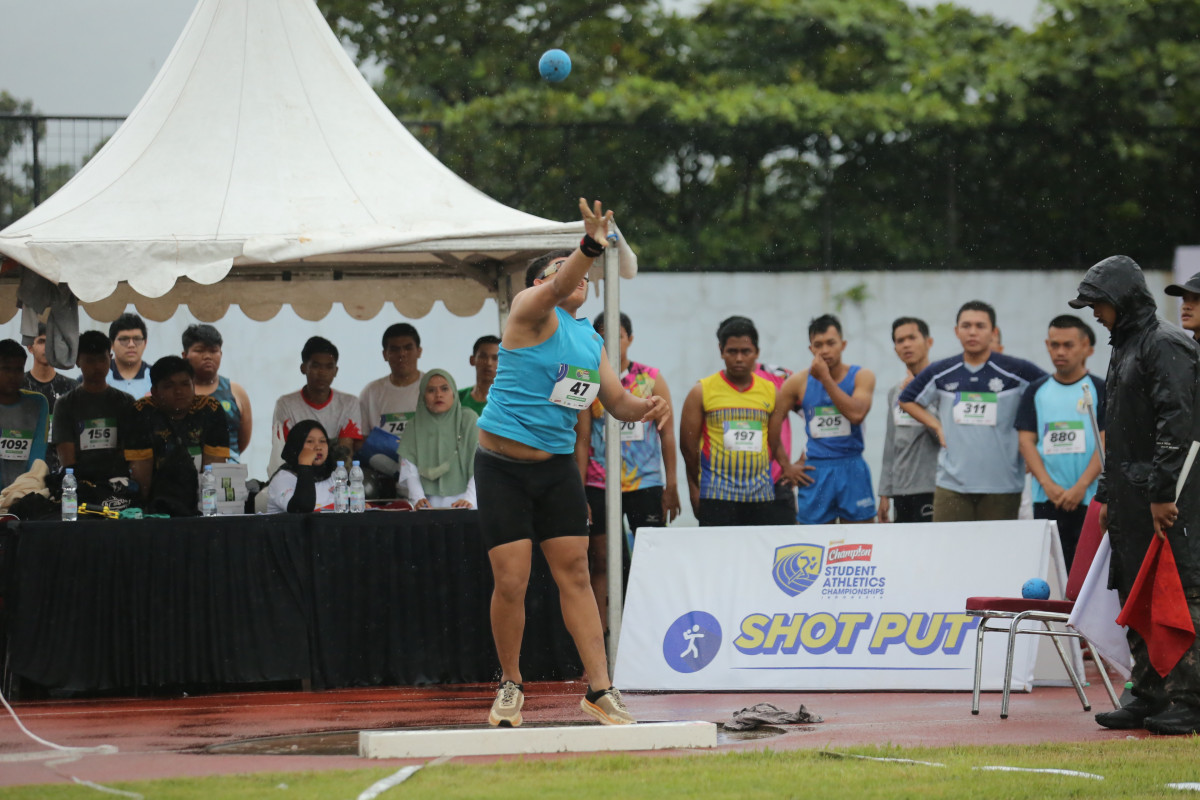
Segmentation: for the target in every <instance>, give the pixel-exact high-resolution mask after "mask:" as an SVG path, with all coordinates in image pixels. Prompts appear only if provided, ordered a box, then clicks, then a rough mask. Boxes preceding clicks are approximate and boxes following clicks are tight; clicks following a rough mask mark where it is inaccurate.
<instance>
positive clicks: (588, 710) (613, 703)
mask: <svg viewBox="0 0 1200 800" xmlns="http://www.w3.org/2000/svg"><path fill="white" fill-rule="evenodd" d="M579 707H580V708H582V709H583V713H585V714H587V715H588V716H591V717H595V718H596V719H598V720H600V723H601V724H602V725H634V724H636V723H637V720H636V719H634V718H633V715H632V714H630V713H629V709H627V708H625V702H624V701H623V700H622V699H621V693H620V692H619V691H618V690H617V687H615V686H610V687H609V688H607V689H605V690H604V694H602V695H600V696H599V697H597V698H596V702H594V703H593V702H592V701H591V700H588V699H587V695H584V696H583V700H581V701H580V703H579Z"/></svg>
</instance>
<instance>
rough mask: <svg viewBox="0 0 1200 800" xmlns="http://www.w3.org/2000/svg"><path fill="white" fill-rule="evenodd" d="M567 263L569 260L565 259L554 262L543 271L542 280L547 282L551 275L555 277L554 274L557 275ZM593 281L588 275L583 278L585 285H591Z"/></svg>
mask: <svg viewBox="0 0 1200 800" xmlns="http://www.w3.org/2000/svg"><path fill="white" fill-rule="evenodd" d="M565 263H567V260H566V259H565V258H560V259H559V260H558V261H555V262H553V263H552V264H550V266H548V267H546V268H545V269H544V270H542V274H541V276H540V277H541V279H542V280H546V278H549V277H550V276H551V275H553V274H554V273H556V272H558V271H559V270H560V269H562V266H563V264H565ZM591 280H592V279H591V278H589V277H588V276H587V275H584V276H583V282H584V283H589V282H591Z"/></svg>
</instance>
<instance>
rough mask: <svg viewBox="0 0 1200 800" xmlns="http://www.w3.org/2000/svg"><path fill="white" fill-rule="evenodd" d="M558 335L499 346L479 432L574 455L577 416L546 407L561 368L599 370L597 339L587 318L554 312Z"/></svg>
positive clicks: (552, 405)
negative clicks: (527, 344) (529, 344)
mask: <svg viewBox="0 0 1200 800" xmlns="http://www.w3.org/2000/svg"><path fill="white" fill-rule="evenodd" d="M554 313H555V315H556V316H557V317H558V330H556V331H555V332H554V334H553V335H552V336H551V337H550V338H549V339H547V340H546V341H544V342H542V343H541V344H537V345H534V346H532V347H519V348H517V349H515V350H509V349H507V348H505V347H504V346H503V345H501V346H500V364H499V366H498V367H497V369H496V380H495V382H494V383H493V384H492V388H491V390H490V391H489V392H488V403H487V406H486V407H485V408H484V409H483V416H482V417H480V419H479V427H480V428H482V429H483V430H485V431H487V432H488V433H494V434H496V435H497V436H503V437H504V438H506V439H512V440H513V441H517V442H521V443H522V444H527V445H529V446H530V447H536V448H537V449H538V450H544V451H545V452H547V453H556V454H569V453H574V452H575V423H576V421H577V420H578V418H579V411H578V410H575V409H571V408H567V407H564V406H561V405H558V404H556V403H552V402H550V395H551V393H552V392H553V391H554V385H555V384H556V383H557V382H558V379H559V377H560V372H559V370H560V368H564V369H565V367H567V366H572V367H582V368H584V369H590V370H597V369H599V368H600V352H601V347H602V343H601V339H600V335H599V334H597V333H596V332H595V331H594V330H593V329H592V325H591V323H590V322H588V321H587V320H586V319H575V318H574V317H572V316H571V315H570V314H568V313H567V312H566V311H563V310H562V309H561V308H555V309H554Z"/></svg>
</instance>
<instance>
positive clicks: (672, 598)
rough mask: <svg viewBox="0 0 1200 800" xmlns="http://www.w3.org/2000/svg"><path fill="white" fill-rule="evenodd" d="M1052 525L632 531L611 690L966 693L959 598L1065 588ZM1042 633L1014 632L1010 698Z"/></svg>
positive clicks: (1022, 684)
mask: <svg viewBox="0 0 1200 800" xmlns="http://www.w3.org/2000/svg"><path fill="white" fill-rule="evenodd" d="M1053 531H1054V528H1053V523H1048V522H1046V521H1045V520H1032V521H1028V520H1026V521H1010V522H980V523H970V524H963V523H941V524H917V525H853V526H850V525H819V526H807V527H798V526H780V527H759V528H643V529H641V530H640V531H639V532H638V536H637V546H636V548H635V550H634V557H633V567H632V571H631V574H630V582H629V588H628V591H627V593H626V602H625V613H624V619H623V622H622V626H621V639H620V644H619V647H618V650H617V665H616V681H617V682H618V684H619V685H620V686H621V688H622V689H643V690H654V689H661V690H734V689H768V690H849V691H861V690H872V689H879V690H897V689H899V690H904V689H909V690H963V691H970V690H971V683H972V676H973V671H974V663H975V638H976V629H977V627H978V620H977V619H976V618H975V617H971V616H968V615H967V614H966V613H965V611H964V602H965V600H966V599H967V597H972V596H1006V597H1013V596H1016V597H1019V596H1020V593H1021V586H1022V584H1024V582H1025V581H1027V580H1028V579H1030V578H1033V577H1041V578H1045V579H1047V580H1048V581H1049V582H1050V584H1051V586H1052V587H1057V586H1059V585H1061V579H1060V576H1061V566H1060V565H1059V563H1060V562H1061V556H1060V555H1059V556H1057V558H1055V557H1054V556H1055V555H1057V553H1056V552H1055V551H1057V550H1058V548H1057V537H1056V536H1054V535H1053ZM1059 552H1060V551H1059ZM1054 596H1056V597H1061V594H1057V593H1056V594H1055V595H1054ZM993 624H996V623H993ZM1044 638H1045V637H1034V636H1022V637H1019V638H1018V640H1017V651H1016V660H1015V662H1014V669H1013V688H1014V689H1018V690H1020V689H1024V690H1027V689H1029V688H1030V687H1031V686H1032V682H1033V678H1034V661H1035V657H1036V654H1037V642H1039V641H1041V640H1042V639H1044ZM1004 649H1005V640H1004V637H1003V636H1001V635H998V634H991V635H989V636H988V637H987V641H986V650H985V654H984V655H985V658H984V667H985V668H984V674H983V687H984V688H985V689H989V690H996V689H999V688H1000V685H1001V682H1002V681H1003V678H1004ZM1056 660H1057V659H1056ZM1057 669H1058V672H1059V673H1060V674H1065V673H1062V666H1061V664H1058V665H1057ZM1039 672H1040V668H1039Z"/></svg>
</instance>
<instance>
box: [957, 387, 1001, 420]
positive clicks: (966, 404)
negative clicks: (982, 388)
mask: <svg viewBox="0 0 1200 800" xmlns="http://www.w3.org/2000/svg"><path fill="white" fill-rule="evenodd" d="M996 408H997V403H996V395H995V394H993V393H992V392H959V393H958V399H957V400H956V401H955V403H954V423H955V424H956V425H987V426H988V427H991V428H994V427H996Z"/></svg>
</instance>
